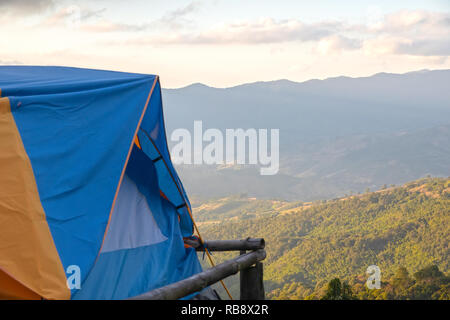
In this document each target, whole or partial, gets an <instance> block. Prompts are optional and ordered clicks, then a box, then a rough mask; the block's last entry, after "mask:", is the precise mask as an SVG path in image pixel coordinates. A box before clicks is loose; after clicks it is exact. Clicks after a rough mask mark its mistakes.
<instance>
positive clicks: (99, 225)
mask: <svg viewBox="0 0 450 320" xmlns="http://www.w3.org/2000/svg"><path fill="white" fill-rule="evenodd" d="M192 233H193V221H192V216H191V214H190V204H189V201H188V199H187V196H186V193H185V191H184V189H183V185H182V184H181V181H180V179H179V178H178V176H177V174H176V172H175V170H174V168H173V166H172V163H171V160H170V155H169V151H168V147H167V141H166V133H165V128H164V118H163V110H162V100H161V88H160V83H159V80H158V76H154V75H143V74H132V73H121V72H111V71H100V70H88V69H77V68H66V67H37V66H36V67H32V66H1V67H0V298H7V299H8V298H9V299H13V298H19V299H124V298H128V297H132V296H136V295H139V294H142V293H144V292H146V291H149V290H151V289H154V288H157V287H161V286H164V285H166V284H169V283H172V282H175V281H179V280H181V279H184V278H186V277H189V276H191V275H193V274H195V273H198V272H200V271H201V267H200V264H199V261H198V259H197V255H196V253H195V250H194V249H193V248H189V247H185V245H184V243H183V237H188V236H191V235H192ZM77 274H78V275H79V285H77V281H76V279H77V278H76V276H77ZM68 280H69V281H68Z"/></svg>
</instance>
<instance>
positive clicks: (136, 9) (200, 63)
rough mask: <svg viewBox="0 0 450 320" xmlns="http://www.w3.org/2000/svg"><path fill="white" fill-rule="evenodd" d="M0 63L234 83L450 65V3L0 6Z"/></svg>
mask: <svg viewBox="0 0 450 320" xmlns="http://www.w3.org/2000/svg"><path fill="white" fill-rule="evenodd" d="M0 19H1V21H2V26H1V28H0V37H1V39H2V45H1V46H0V65H1V64H3V65H5V64H9V65H11V64H12V65H14V64H25V65H63V66H74V67H84V68H94V69H108V70H118V71H127V72H138V73H149V74H158V75H159V76H160V79H161V83H162V86H163V87H166V88H178V87H183V86H186V85H189V84H192V83H197V82H200V83H204V84H206V85H209V86H213V87H230V86H234V85H238V84H242V83H248V82H255V81H271V80H278V79H289V80H292V81H305V80H309V79H325V78H329V77H336V76H342V75H344V76H350V77H361V76H370V75H372V74H375V73H378V72H392V73H405V72H410V71H415V70H422V69H448V68H450V1H448V0H421V1H419V0H398V1H386V0H378V1H366V0H352V1H350V0H349V1H345V0H342V1H335V0H316V1H306V0H305V1H299V0H296V1H294V0H278V1H273V0H271V1H268V0H177V1H176V0H150V1H149V0H127V1H123V0H89V1H85V0H78V1H68V0H60V1H58V0H0Z"/></svg>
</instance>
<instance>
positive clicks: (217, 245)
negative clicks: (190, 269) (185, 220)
mask: <svg viewBox="0 0 450 320" xmlns="http://www.w3.org/2000/svg"><path fill="white" fill-rule="evenodd" d="M185 242H186V243H187V244H189V245H190V246H192V247H194V248H195V249H196V250H197V251H203V247H202V246H201V244H200V241H199V240H190V239H189V240H185ZM265 245H266V244H265V241H264V239H262V238H247V239H243V240H208V241H205V242H204V247H206V248H207V249H208V250H209V251H252V250H258V249H264V247H265Z"/></svg>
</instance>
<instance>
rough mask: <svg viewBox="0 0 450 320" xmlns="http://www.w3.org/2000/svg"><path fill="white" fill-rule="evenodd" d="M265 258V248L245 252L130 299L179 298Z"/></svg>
mask: <svg viewBox="0 0 450 320" xmlns="http://www.w3.org/2000/svg"><path fill="white" fill-rule="evenodd" d="M263 241H264V240H263ZM239 250H240V249H239ZM265 258H266V252H265V251H264V250H263V249H258V250H256V251H252V252H249V253H245V254H243V255H240V256H238V257H236V258H234V259H231V260H228V261H226V262H224V263H221V264H219V265H217V266H215V267H213V268H210V269H208V270H206V271H203V272H200V273H198V274H195V275H193V276H191V277H189V278H187V279H184V280H181V281H178V282H175V283H172V284H169V285H167V286H164V287H161V288H158V289H154V290H152V291H149V292H147V293H144V294H141V295H139V296H136V297H133V298H130V300H177V299H180V298H183V297H186V296H188V295H190V294H192V293H195V292H198V291H200V290H202V289H204V288H206V287H207V286H210V285H212V284H214V283H216V282H218V281H220V280H222V279H224V278H226V277H229V276H231V275H233V274H236V273H238V272H239V271H240V270H244V269H247V268H249V267H251V266H252V265H254V264H255V263H257V262H258V261H261V260H264V259H265Z"/></svg>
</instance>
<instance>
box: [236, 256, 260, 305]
mask: <svg viewBox="0 0 450 320" xmlns="http://www.w3.org/2000/svg"><path fill="white" fill-rule="evenodd" d="M241 254H245V251H244V252H242V251H241ZM239 276H240V282H241V283H240V287H241V288H240V289H241V290H240V294H241V296H240V300H265V298H266V297H265V292H264V283H263V264H262V263H261V262H259V261H257V262H256V263H255V265H254V266H251V267H248V268H246V269H243V270H241V272H240V274H239Z"/></svg>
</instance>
